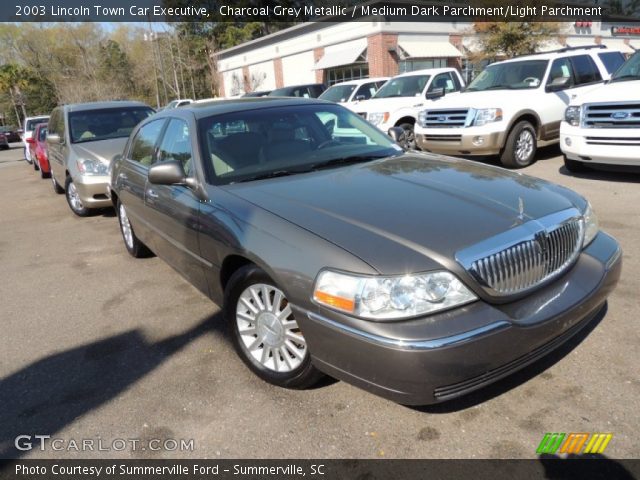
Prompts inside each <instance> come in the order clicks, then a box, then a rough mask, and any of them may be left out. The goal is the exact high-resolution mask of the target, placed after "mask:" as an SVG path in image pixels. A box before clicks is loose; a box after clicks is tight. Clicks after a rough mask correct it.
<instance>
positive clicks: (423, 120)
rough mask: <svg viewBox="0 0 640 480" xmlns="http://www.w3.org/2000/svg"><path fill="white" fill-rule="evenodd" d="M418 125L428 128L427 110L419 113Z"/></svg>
mask: <svg viewBox="0 0 640 480" xmlns="http://www.w3.org/2000/svg"><path fill="white" fill-rule="evenodd" d="M418 125H420V126H421V127H426V126H427V111H426V110H421V111H420V112H419V113H418Z"/></svg>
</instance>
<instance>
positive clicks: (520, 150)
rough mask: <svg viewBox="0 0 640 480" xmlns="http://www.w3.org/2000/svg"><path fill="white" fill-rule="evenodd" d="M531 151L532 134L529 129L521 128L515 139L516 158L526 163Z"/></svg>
mask: <svg viewBox="0 0 640 480" xmlns="http://www.w3.org/2000/svg"><path fill="white" fill-rule="evenodd" d="M532 152H533V135H532V134H531V132H530V131H529V130H522V131H521V132H520V135H518V139H517V140H516V159H517V160H518V162H519V163H526V162H527V160H528V159H529V157H530V156H531V153H532Z"/></svg>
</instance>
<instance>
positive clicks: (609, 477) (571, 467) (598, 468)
mask: <svg viewBox="0 0 640 480" xmlns="http://www.w3.org/2000/svg"><path fill="white" fill-rule="evenodd" d="M538 460H539V461H540V463H542V466H543V467H544V478H547V479H549V480H569V479H571V480H573V479H576V478H577V479H581V480H596V479H598V480H614V479H615V480H633V479H635V478H636V476H635V475H634V474H633V473H632V472H630V471H629V470H627V469H626V468H625V466H624V465H622V464H621V463H620V462H618V461H615V460H611V459H610V458H608V457H606V456H605V455H602V454H583V455H575V454H570V455H568V456H567V457H566V458H564V459H563V458H562V457H559V456H557V455H548V454H543V455H540V456H539V457H538Z"/></svg>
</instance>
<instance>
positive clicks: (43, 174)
mask: <svg viewBox="0 0 640 480" xmlns="http://www.w3.org/2000/svg"><path fill="white" fill-rule="evenodd" d="M50 176H51V173H47V172H45V171H44V170H43V169H42V167H40V178H42V179H45V178H49V177H50Z"/></svg>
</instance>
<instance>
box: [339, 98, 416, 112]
mask: <svg viewBox="0 0 640 480" xmlns="http://www.w3.org/2000/svg"><path fill="white" fill-rule="evenodd" d="M350 103H351V104H352V105H353V107H351V108H352V109H353V110H354V111H356V112H366V113H374V112H393V111H395V110H399V109H401V108H417V107H422V106H424V105H425V104H426V103H427V100H426V99H425V98H424V97H422V96H417V97H391V98H370V99H369V100H362V101H360V102H350Z"/></svg>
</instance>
